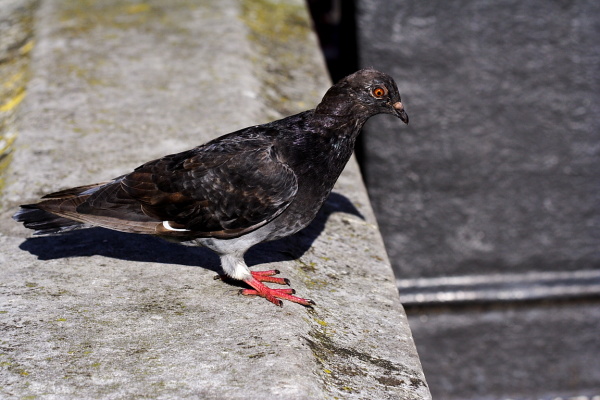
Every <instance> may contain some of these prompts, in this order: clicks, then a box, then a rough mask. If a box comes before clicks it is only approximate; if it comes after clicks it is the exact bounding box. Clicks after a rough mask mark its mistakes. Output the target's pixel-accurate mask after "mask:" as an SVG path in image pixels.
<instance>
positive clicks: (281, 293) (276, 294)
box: [240, 271, 315, 307]
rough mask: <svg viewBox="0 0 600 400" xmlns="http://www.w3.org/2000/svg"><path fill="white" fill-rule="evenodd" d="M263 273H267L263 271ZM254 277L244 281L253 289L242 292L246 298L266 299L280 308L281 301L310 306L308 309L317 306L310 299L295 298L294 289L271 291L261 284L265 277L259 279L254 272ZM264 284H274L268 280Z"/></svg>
mask: <svg viewBox="0 0 600 400" xmlns="http://www.w3.org/2000/svg"><path fill="white" fill-rule="evenodd" d="M263 272H267V271H263ZM258 275H259V276H260V274H258ZM252 276H253V278H251V279H248V280H245V281H244V282H246V283H247V284H248V285H250V286H251V287H252V289H242V290H241V291H240V293H241V294H243V295H246V296H260V297H264V298H265V299H267V300H269V301H270V302H271V303H273V304H275V305H277V306H280V307H281V306H282V305H283V303H282V302H281V300H288V301H291V302H293V303H298V304H302V305H303V306H308V307H310V306H312V305H314V304H315V302H314V301H312V300H310V299H303V298H302V297H297V296H293V294H294V293H295V290H294V289H271V288H270V287H268V286H266V285H264V284H262V283H261V278H263V276H260V278H259V277H258V276H255V274H254V272H253V273H252ZM278 279H282V278H278ZM285 281H287V279H285ZM264 282H272V281H270V280H268V281H264ZM275 283H279V282H275ZM280 299H281V300H280Z"/></svg>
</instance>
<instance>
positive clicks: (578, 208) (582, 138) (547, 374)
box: [357, 0, 600, 400]
mask: <svg viewBox="0 0 600 400" xmlns="http://www.w3.org/2000/svg"><path fill="white" fill-rule="evenodd" d="M357 8H358V11H359V12H358V14H357V15H358V21H357V22H358V26H359V28H360V36H359V49H360V51H361V63H362V65H374V66H375V67H379V68H380V69H382V70H387V71H389V72H390V73H392V74H393V75H394V76H395V77H396V78H397V79H398V80H399V81H400V85H401V87H400V90H401V93H402V94H403V101H404V103H405V104H406V107H407V112H408V114H409V115H410V117H411V121H410V122H411V125H410V127H409V129H408V134H407V132H402V131H400V130H399V129H398V127H396V126H394V125H393V124H391V123H390V121H388V120H386V119H384V118H377V119H375V120H373V121H370V122H372V123H371V124H370V125H369V126H368V127H367V129H366V130H367V132H366V135H363V138H365V143H366V151H365V153H366V161H367V164H366V179H367V183H368V187H369V193H370V195H371V199H372V201H373V207H374V208H375V211H376V213H377V215H378V217H379V218H380V222H381V229H382V233H383V235H384V238H385V240H386V245H387V248H388V251H389V254H390V258H391V259H392V262H393V265H394V269H395V271H396V273H397V277H398V278H399V279H400V280H401V282H400V283H401V284H402V287H409V286H410V285H413V286H414V285H415V284H419V285H421V288H427V289H428V290H431V292H427V291H425V293H424V294H425V295H423V291H421V293H418V292H419V288H416V289H413V290H412V293H411V297H413V299H415V302H418V301H419V299H421V300H423V299H425V300H426V301H427V300H430V302H431V303H433V302H434V301H435V297H436V296H439V297H438V300H439V301H440V302H442V301H444V300H447V299H448V298H449V297H450V298H454V299H457V298H458V300H462V301H463V302H468V301H469V300H470V299H474V300H484V301H493V297H492V296H490V292H492V293H491V294H493V295H495V296H496V297H497V298H501V297H505V298H506V297H509V296H510V295H511V294H512V296H513V297H512V299H516V300H518V299H519V291H520V292H521V295H522V297H525V298H529V299H532V298H533V299H535V298H536V292H543V297H542V296H540V297H537V299H538V301H537V302H530V303H524V304H520V305H515V304H510V305H498V304H494V305H488V306H487V307H481V306H479V305H475V306H471V307H469V306H465V305H464V304H463V306H461V307H456V308H451V307H438V308H428V309H424V308H423V309H416V310H414V311H413V312H412V313H411V312H409V316H411V314H412V316H411V317H410V318H411V321H410V322H411V326H412V328H413V333H414V336H415V340H416V342H417V346H418V348H419V351H420V354H421V358H422V360H423V366H424V369H425V372H426V373H427V378H428V381H429V383H430V387H431V392H432V394H433V396H434V397H439V398H443V399H460V400H465V399H478V400H479V399H486V398H527V399H539V398H555V397H558V396H564V397H565V398H566V397H573V396H577V395H582V396H583V395H587V396H590V397H591V396H592V395H595V396H598V395H599V394H600V393H599V392H598V388H600V363H598V362H597V360H598V359H600V336H599V335H598V326H599V321H598V318H599V316H598V312H597V311H595V310H594V307H595V308H596V309H597V308H598V306H599V305H600V302H599V301H598V298H599V297H600V291H599V290H598V288H599V287H600V286H599V285H598V283H599V282H600V281H599V277H600V274H599V271H600V207H599V205H600V185H599V183H600V164H599V162H600V145H599V144H600V140H599V139H600V136H599V132H600V122H599V121H600V119H599V118H598V116H599V115H600V41H598V39H597V38H598V37H599V35H600V3H599V2H597V1H594V0H574V1H543V0H540V1H536V0H530V1H527V2H523V1H514V0H500V1H482V0H469V1H461V2H448V1H427V2H409V1H402V0H392V1H388V2H385V5H383V4H382V2H375V1H369V0H360V1H358V2H357ZM390 176H394V179H389V177H390ZM582 276H583V277H585V278H580V277H582ZM444 278H450V279H447V280H444ZM548 278H550V279H548ZM586 278H589V279H586ZM457 281H459V282H463V283H464V285H462V286H461V287H458V288H456V287H455V288H452V285H453V284H454V283H456V282H457ZM511 281H512V282H511ZM569 281H571V282H574V283H575V284H573V285H572V284H566V285H565V283H569ZM526 282H527V283H526ZM438 283H439V286H438V287H437V288H436V287H435V286H436V285H437V284H438ZM495 283H503V284H502V285H498V286H496V287H494V284H495ZM577 285H579V286H580V287H581V290H579V293H573V291H574V290H577V288H576V287H577ZM519 286H520V287H519ZM526 286H528V289H529V290H526V289H525V290H524V287H526ZM436 289H437V290H438V292H437V293H433V292H434V291H436ZM447 289H451V290H447ZM540 289H541V290H540ZM477 290H482V291H483V290H484V291H486V293H485V295H484V296H481V295H479V294H478V293H477ZM509 293H510V294H509ZM583 293H585V295H586V296H588V299H587V300H586V301H585V302H584V301H582V302H581V303H580V302H570V303H567V302H564V300H563V301H562V302H557V303H555V304H547V302H539V299H540V298H545V299H546V301H547V299H548V297H558V296H563V298H564V297H566V296H569V297H573V296H576V295H581V294H583ZM429 295H431V296H429ZM506 295H508V296H506ZM591 296H596V298H595V299H589V297H591ZM402 297H403V292H402V289H401V298H402ZM587 302H589V303H590V304H588V303H587Z"/></svg>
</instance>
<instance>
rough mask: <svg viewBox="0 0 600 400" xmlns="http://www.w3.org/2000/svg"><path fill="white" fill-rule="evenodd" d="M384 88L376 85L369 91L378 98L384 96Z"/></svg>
mask: <svg viewBox="0 0 600 400" xmlns="http://www.w3.org/2000/svg"><path fill="white" fill-rule="evenodd" d="M385 92H386V91H385V89H384V88H382V87H376V88H375V89H373V91H372V92H371V93H373V97H376V98H378V99H380V98H382V97H383V96H385Z"/></svg>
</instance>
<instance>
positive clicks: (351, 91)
mask: <svg viewBox="0 0 600 400" xmlns="http://www.w3.org/2000/svg"><path fill="white" fill-rule="evenodd" d="M315 112H316V113H319V114H329V115H339V116H342V115H350V114H353V115H355V116H357V117H365V118H369V117H371V116H373V115H376V114H382V113H385V114H392V115H395V116H397V117H398V118H400V119H401V120H402V121H404V123H406V124H408V115H407V114H406V112H405V111H404V105H403V104H402V102H401V99H400V93H398V87H397V86H396V82H394V80H393V79H392V77H391V76H389V75H387V74H384V73H383V72H380V71H377V70H375V69H373V68H366V69H361V70H359V71H357V72H355V73H353V74H352V75H348V76H347V77H345V78H343V79H342V80H341V81H339V82H338V83H337V84H335V85H333V86H332V87H331V88H330V89H329V90H328V91H327V93H326V94H325V96H324V97H323V100H322V101H321V103H320V104H319V105H318V106H317V109H316V110H315Z"/></svg>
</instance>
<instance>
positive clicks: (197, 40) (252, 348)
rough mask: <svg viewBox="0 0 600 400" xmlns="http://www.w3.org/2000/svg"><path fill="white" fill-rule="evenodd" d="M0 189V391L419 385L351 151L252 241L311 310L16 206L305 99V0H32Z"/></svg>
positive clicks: (418, 392)
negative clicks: (293, 220)
mask: <svg viewBox="0 0 600 400" xmlns="http://www.w3.org/2000/svg"><path fill="white" fill-rule="evenodd" d="M36 30H37V38H36V45H35V48H34V50H33V53H32V61H31V63H32V66H31V67H32V68H31V71H32V78H31V81H30V82H29V87H28V94H27V97H26V99H25V101H24V103H23V104H22V105H21V109H20V116H21V119H20V122H19V125H18V126H19V131H20V132H19V137H18V140H17V144H16V148H15V152H14V159H13V160H12V164H11V167H10V170H9V171H8V174H7V181H8V182H7V185H6V187H5V189H4V190H3V192H2V197H1V199H0V200H1V206H2V208H1V215H0V246H1V249H2V251H1V253H0V263H1V265H2V267H1V269H0V289H1V293H2V294H1V295H0V296H1V301H0V321H1V326H2V337H1V338H0V345H1V347H2V349H1V350H0V382H1V383H0V397H3V398H23V397H31V398H33V397H39V398H45V399H52V398H60V399H65V398H140V397H144V398H146V397H148V398H203V399H217V398H218V399H237V398H239V399H241V398H244V399H248V398H249V399H254V398H256V399H263V398H268V399H309V398H310V399H327V398H349V399H354V398H355V399H365V398H368V399H428V398H430V395H429V391H428V388H427V386H426V383H425V378H424V376H423V372H422V370H421V366H420V363H419V359H418V356H417V353H416V350H415V347H414V343H413V340H412V337H411V334H410V330H409V327H408V325H407V320H406V317H405V314H404V311H403V309H402V306H401V304H400V302H399V297H398V293H397V291H396V288H395V284H394V277H393V275H392V271H391V268H390V265H389V261H388V260H387V257H386V254H385V250H384V247H383V244H382V241H381V237H380V234H379V231H378V228H377V225H376V222H375V219H374V217H373V213H372V210H371V208H370V205H369V200H368V197H367V194H366V191H365V188H364V186H363V184H362V181H361V177H360V174H359V171H358V168H357V165H356V163H355V162H354V161H352V162H351V163H350V165H349V166H348V168H347V170H346V171H345V172H344V174H343V176H342V177H341V179H340V181H339V182H338V185H337V186H336V189H335V193H334V194H333V195H332V197H331V198H330V200H329V201H328V202H327V204H326V206H325V207H324V209H323V210H322V211H321V213H320V214H319V216H318V218H317V219H316V220H315V222H314V223H313V224H312V225H311V226H309V227H308V228H307V229H305V230H304V231H302V232H300V233H299V234H297V235H295V236H293V237H291V238H289V239H286V240H282V241H279V242H273V243H269V244H265V245H262V246H258V247H257V248H255V249H253V250H251V251H250V252H249V253H248V262H249V265H251V266H252V265H260V268H261V269H268V268H271V267H277V268H278V269H280V270H281V271H282V274H283V275H284V276H286V277H288V278H289V279H290V280H291V281H292V283H293V286H294V287H295V289H296V290H297V291H298V293H299V294H300V295H301V296H306V297H309V298H312V299H314V300H315V301H316V302H317V306H316V307H315V308H314V310H309V309H305V308H303V307H301V306H297V305H295V304H285V306H284V307H283V308H281V309H279V308H277V307H274V306H273V305H272V304H269V303H268V302H266V301H264V300H262V299H254V298H246V297H241V296H237V292H238V289H239V288H238V287H235V286H231V285H228V284H225V283H223V282H220V281H215V280H213V279H212V278H213V276H214V275H215V273H216V272H217V271H218V270H219V264H218V259H217V257H216V256H214V255H212V254H211V253H210V252H209V251H206V250H204V249H199V248H198V249H196V248H191V249H190V248H186V247H183V246H177V245H173V244H169V243H166V242H162V241H160V240H158V239H154V238H151V237H141V236H136V235H127V234H121V233H117V232H111V231H107V230H103V229H90V230H86V231H79V232H73V233H71V234H67V235H63V236H55V237H36V238H30V236H29V232H27V231H26V230H25V229H24V228H22V227H20V226H19V225H17V224H16V223H14V222H13V221H11V220H10V215H11V214H12V213H13V212H14V211H15V209H16V207H17V205H18V204H20V203H22V202H26V201H31V200H34V199H36V198H37V197H38V196H39V195H42V194H44V193H45V192H48V191H51V190H55V189H60V188H63V187H69V186H75V185H80V184H85V183H91V182H96V181H102V180H105V179H108V178H111V177H114V176H117V175H119V174H122V173H125V172H128V171H129V170H131V169H132V168H134V167H136V166H137V165H139V164H141V163H143V162H144V161H147V160H149V159H152V158H155V157H158V156H161V155H164V154H166V153H170V152H176V151H181V150H185V149H188V148H190V147H193V146H195V145H198V144H200V143H203V142H205V141H207V140H209V139H211V138H213V137H216V136H218V135H221V134H223V133H227V132H230V131H232V130H234V129H238V128H241V127H244V126H248V125H252V124H258V123H264V122H267V121H269V120H272V119H274V118H279V117H281V116H283V115H287V114H290V113H294V112H298V111H300V110H304V109H307V108H311V107H314V106H315V105H316V104H317V102H318V101H319V100H320V97H321V95H322V94H323V93H324V91H325V90H326V89H327V88H328V86H329V85H330V82H329V81H328V79H327V78H326V77H327V72H326V70H325V67H324V64H323V62H322V59H321V55H320V53H319V51H318V46H317V43H316V39H315V37H314V35H313V34H312V31H311V30H310V24H309V19H308V14H307V12H306V10H305V5H304V2H302V1H300V0H285V1H281V2H276V3H275V2H271V1H267V0H261V1H252V2H250V1H242V0H218V1H217V0H212V1H197V2H194V1H187V0H186V1H184V0H176V1H171V2H168V3H167V2H160V1H149V2H144V3H129V2H122V1H117V0H107V1H102V2H91V3H90V2H73V1H68V0H60V1H52V2H42V5H41V9H40V10H39V11H38V13H37V20H36Z"/></svg>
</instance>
